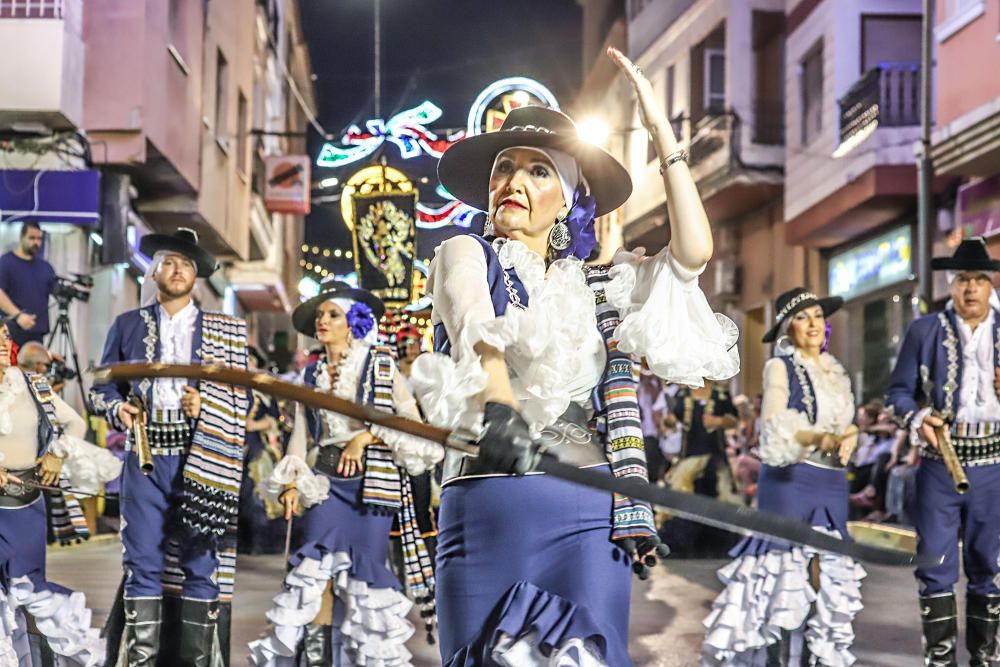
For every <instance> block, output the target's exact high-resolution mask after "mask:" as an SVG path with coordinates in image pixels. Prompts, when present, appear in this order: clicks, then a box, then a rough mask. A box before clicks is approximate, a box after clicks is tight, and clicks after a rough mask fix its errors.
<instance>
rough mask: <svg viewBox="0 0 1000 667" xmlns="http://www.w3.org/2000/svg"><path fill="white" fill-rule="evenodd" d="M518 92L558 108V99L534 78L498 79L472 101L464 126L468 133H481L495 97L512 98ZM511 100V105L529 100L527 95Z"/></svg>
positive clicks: (528, 102)
mask: <svg viewBox="0 0 1000 667" xmlns="http://www.w3.org/2000/svg"><path fill="white" fill-rule="evenodd" d="M518 92H520V93H523V94H526V95H528V96H533V97H535V99H537V100H539V101H541V102H543V103H544V104H545V106H548V107H552V108H553V109H558V108H559V101H558V100H557V99H556V96H555V95H553V94H552V91H551V90H549V89H548V88H546V87H545V86H544V85H543V84H541V83H539V82H538V81H535V80H534V79H529V78H528V77H526V76H512V77H508V78H506V79H500V80H499V81H494V82H493V83H491V84H490V85H488V86H487V87H486V88H485V89H484V90H483V92H481V93H479V96H478V97H477V98H476V101H475V102H473V103H472V108H471V109H469V120H468V126H467V128H466V132H467V133H468V135H469V136H472V135H475V134H482V129H481V128H482V127H483V123H484V122H485V120H486V115H487V111H488V110H489V108H490V106H491V104H493V103H495V102H496V100H497V98H499V97H503V96H504V95H510V96H512V98H513V96H515V95H517V93H518ZM511 102H513V105H512V106H525V104H530V102H531V100H530V97H529V99H527V100H516V99H512V100H511ZM506 110H507V111H509V110H510V109H506Z"/></svg>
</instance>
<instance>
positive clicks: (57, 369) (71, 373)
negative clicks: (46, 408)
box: [48, 358, 77, 385]
mask: <svg viewBox="0 0 1000 667" xmlns="http://www.w3.org/2000/svg"><path fill="white" fill-rule="evenodd" d="M48 378H49V382H51V383H52V384H53V385H59V384H63V383H65V382H66V381H67V380H75V379H76V378H77V372H76V371H75V370H73V369H72V368H70V367H69V366H67V365H66V362H65V361H63V360H62V359H57V358H53V359H52V364H51V365H50V366H49V373H48Z"/></svg>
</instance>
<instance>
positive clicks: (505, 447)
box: [479, 403, 541, 475]
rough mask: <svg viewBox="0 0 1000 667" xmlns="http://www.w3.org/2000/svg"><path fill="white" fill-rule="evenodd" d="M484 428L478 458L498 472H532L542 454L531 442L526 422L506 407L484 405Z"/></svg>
mask: <svg viewBox="0 0 1000 667" xmlns="http://www.w3.org/2000/svg"><path fill="white" fill-rule="evenodd" d="M483 421H484V422H485V425H486V428H485V429H484V430H483V435H482V436H481V437H480V438H479V456H480V457H482V458H483V459H484V460H485V461H486V462H487V463H489V464H490V465H492V466H494V467H495V468H496V469H497V470H499V471H501V472H506V473H513V474H515V475H523V474H525V473H527V472H531V471H532V470H534V469H535V466H536V465H538V461H539V459H540V458H541V454H540V453H539V451H538V445H536V444H535V442H534V441H533V440H532V439H531V433H530V432H529V431H528V423H527V422H525V421H524V418H523V417H521V415H520V414H519V413H518V412H517V410H515V409H514V408H512V407H510V406H509V405H504V404H503V403H487V404H486V410H485V412H484V420H483Z"/></svg>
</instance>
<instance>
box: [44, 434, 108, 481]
mask: <svg viewBox="0 0 1000 667" xmlns="http://www.w3.org/2000/svg"><path fill="white" fill-rule="evenodd" d="M57 445H58V447H57ZM49 449H50V451H52V452H53V453H54V454H56V455H57V456H63V457H65V459H64V460H63V465H62V476H63V477H65V478H66V479H67V480H68V481H69V485H70V487H71V488H72V489H73V490H74V491H79V492H81V493H89V494H96V493H99V492H100V490H101V484H105V483H107V482H110V481H112V480H114V479H117V478H118V476H119V475H120V474H121V472H122V461H121V460H119V458H118V457H117V456H115V455H114V454H112V453H111V452H109V451H108V450H107V449H105V448H103V447H98V446H97V445H93V444H91V443H89V442H87V441H86V440H81V439H80V438H75V437H73V436H71V435H62V436H61V437H60V438H59V439H58V440H56V441H55V442H53V443H52V445H50V446H49ZM57 449H58V450H60V451H63V452H65V453H64V454H59V453H57V451H56V450H57Z"/></svg>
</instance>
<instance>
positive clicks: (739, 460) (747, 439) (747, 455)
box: [730, 394, 761, 505]
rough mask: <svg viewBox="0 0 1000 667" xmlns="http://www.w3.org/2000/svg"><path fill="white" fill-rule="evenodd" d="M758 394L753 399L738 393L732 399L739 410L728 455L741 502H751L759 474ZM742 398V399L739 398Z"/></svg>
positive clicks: (755, 491)
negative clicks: (737, 426)
mask: <svg viewBox="0 0 1000 667" xmlns="http://www.w3.org/2000/svg"><path fill="white" fill-rule="evenodd" d="M760 398H761V397H760V394H758V395H757V396H755V397H754V398H753V400H751V399H749V398H747V397H746V396H743V395H740V396H737V397H736V399H734V400H733V404H734V405H736V407H737V410H738V411H739V418H740V424H739V428H738V430H736V433H735V443H733V445H732V446H731V448H730V449H731V450H732V451H730V457H731V466H732V469H733V477H734V478H735V482H736V487H737V489H738V490H739V492H740V495H741V496H742V498H743V502H745V503H746V504H748V505H749V504H751V503H752V502H753V499H754V496H755V495H756V494H757V476H758V475H759V474H760V457H759V456H758V455H757V444H758V442H757V441H758V439H759V437H760ZM741 399H742V400H741Z"/></svg>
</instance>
